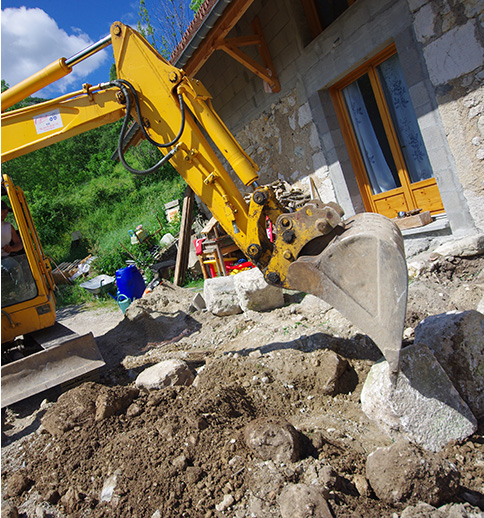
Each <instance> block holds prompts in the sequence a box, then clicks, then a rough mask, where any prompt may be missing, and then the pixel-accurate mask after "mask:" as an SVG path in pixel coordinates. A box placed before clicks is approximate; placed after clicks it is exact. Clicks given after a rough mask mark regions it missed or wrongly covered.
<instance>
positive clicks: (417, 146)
mask: <svg viewBox="0 0 484 518" xmlns="http://www.w3.org/2000/svg"><path fill="white" fill-rule="evenodd" d="M377 69H378V73H379V77H380V80H381V83H382V87H383V92H384V94H385V99H386V101H387V104H388V108H389V110H390V115H391V117H392V120H393V124H394V126H395V131H396V132H397V136H398V140H399V143H400V147H401V149H402V154H403V157H404V159H405V164H406V166H407V170H408V174H409V176H410V180H411V182H412V183H414V182H419V181H421V180H426V179H428V178H432V177H433V171H432V167H431V166H430V160H429V157H428V155H427V150H426V149H425V145H424V142H423V139H422V135H421V133H420V128H419V126H418V122H417V117H416V115H415V110H414V108H413V105H412V101H411V99H410V94H409V92H408V88H407V84H406V82H405V77H404V76H403V72H402V69H401V67H400V62H399V60H398V56H397V55H396V54H395V55H394V56H392V57H391V58H389V59H387V60H386V61H384V62H383V63H382V64H381V65H379V66H378V67H377Z"/></svg>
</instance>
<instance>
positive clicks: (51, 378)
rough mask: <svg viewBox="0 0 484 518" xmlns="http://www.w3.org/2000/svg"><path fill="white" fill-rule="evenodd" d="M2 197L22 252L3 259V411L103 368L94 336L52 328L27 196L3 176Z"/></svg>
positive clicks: (51, 304)
mask: <svg viewBox="0 0 484 518" xmlns="http://www.w3.org/2000/svg"><path fill="white" fill-rule="evenodd" d="M2 195H4V197H8V205H9V210H11V211H12V214H13V219H15V225H14V226H15V227H16V228H17V230H18V234H19V237H20V239H21V241H22V245H23V247H22V249H21V250H19V251H18V252H16V253H14V254H9V255H8V256H7V255H5V256H3V257H2V265H1V269H2V271H1V281H2V391H1V396H2V397H1V406H2V408H3V407H5V406H8V405H11V404H13V403H16V402H17V401H21V400H22V399H25V398H27V397H29V396H32V395H34V394H37V393H39V392H43V391H44V390H47V389H49V388H52V387H55V386H57V385H61V384H62V383H65V382H67V381H69V380H73V379H76V378H79V377H82V376H84V375H86V374H87V373H90V372H92V371H94V370H97V369H98V368H100V367H102V366H103V365H104V360H103V359H102V356H101V354H100V352H99V350H98V348H97V345H96V342H95V341H94V337H93V335H92V333H88V334H86V335H82V336H79V335H77V334H76V333H74V332H73V331H71V330H70V329H68V328H66V327H65V326H63V325H61V324H60V323H58V322H56V305H55V304H56V301H55V295H54V288H55V283H54V279H53V277H52V269H51V266H50V261H49V259H48V258H47V256H46V255H45V253H44V250H43V248H42V244H41V242H40V239H39V236H38V234H37V230H36V228H35V225H34V222H33V220H32V216H31V214H30V210H29V207H28V204H27V201H26V199H25V195H24V193H23V191H22V189H20V188H19V187H17V186H16V185H14V183H13V182H12V180H11V179H10V178H9V177H8V176H7V175H3V177H2ZM2 197H3V196H2Z"/></svg>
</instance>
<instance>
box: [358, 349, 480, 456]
mask: <svg viewBox="0 0 484 518" xmlns="http://www.w3.org/2000/svg"><path fill="white" fill-rule="evenodd" d="M400 359H401V362H400V372H399V374H398V376H397V377H393V376H392V375H391V373H390V369H389V366H388V363H387V362H386V361H383V362H380V363H376V364H375V365H373V367H372V368H371V369H370V372H369V374H368V377H367V379H366V381H365V383H364V385H363V390H362V393H361V407H362V410H363V412H365V414H366V415H367V416H368V417H369V418H370V419H372V420H374V421H376V422H377V423H378V425H379V426H380V428H382V429H383V430H384V431H385V432H386V433H387V434H388V435H389V436H390V437H392V438H393V439H395V440H398V439H402V438H403V439H406V440H408V441H411V442H413V443H416V444H418V445H420V446H422V447H423V448H425V449H427V450H430V451H434V452H437V451H439V450H441V449H442V448H443V447H444V446H445V445H446V444H447V443H448V442H450V441H452V440H457V441H458V440H462V439H465V438H466V437H469V436H470V435H472V434H473V433H474V432H475V431H476V429H477V422H476V418H475V417H474V415H473V414H472V412H471V411H470V409H469V407H468V406H467V404H466V403H465V402H464V401H463V400H462V398H461V397H460V395H459V393H458V392H457V390H456V389H455V387H454V386H453V384H452V382H451V381H450V379H449V377H448V376H447V374H446V373H445V371H444V370H443V369H442V367H441V366H440V364H439V363H438V362H437V360H436V358H435V356H434V355H433V354H432V352H431V351H430V349H429V348H428V347H426V346H425V345H421V344H419V345H412V346H410V347H407V348H405V349H403V350H402V352H401V358H400Z"/></svg>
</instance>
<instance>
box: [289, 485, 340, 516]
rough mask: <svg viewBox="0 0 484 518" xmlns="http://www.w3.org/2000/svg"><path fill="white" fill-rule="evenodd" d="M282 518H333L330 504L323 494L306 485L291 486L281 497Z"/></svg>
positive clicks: (315, 488)
mask: <svg viewBox="0 0 484 518" xmlns="http://www.w3.org/2000/svg"><path fill="white" fill-rule="evenodd" d="M279 507H280V511H281V517H282V518H309V517H313V518H331V517H332V514H331V511H330V509H329V506H328V502H327V501H326V500H325V499H324V498H323V495H322V492H321V491H320V490H319V489H318V488H317V487H314V486H307V485H306V484H290V485H288V486H286V487H285V488H284V489H283V491H282V492H281V494H280V495H279Z"/></svg>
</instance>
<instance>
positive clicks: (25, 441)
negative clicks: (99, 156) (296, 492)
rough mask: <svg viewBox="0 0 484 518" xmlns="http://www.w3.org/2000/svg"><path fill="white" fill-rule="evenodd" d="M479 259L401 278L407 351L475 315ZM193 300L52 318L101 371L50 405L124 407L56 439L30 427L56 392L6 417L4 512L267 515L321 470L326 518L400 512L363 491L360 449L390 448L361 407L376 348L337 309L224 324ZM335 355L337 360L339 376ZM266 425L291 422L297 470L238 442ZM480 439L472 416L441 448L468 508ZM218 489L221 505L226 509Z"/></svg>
mask: <svg viewBox="0 0 484 518" xmlns="http://www.w3.org/2000/svg"><path fill="white" fill-rule="evenodd" d="M483 264H484V259H483V258H482V257H480V258H473V259H460V258H438V259H437V260H436V261H433V262H432V261H429V263H428V265H427V268H426V270H425V272H424V273H422V274H421V275H420V276H419V277H418V278H417V279H416V280H414V281H412V283H411V284H410V295H409V304H408V312H407V323H406V327H407V329H406V330H405V337H406V342H405V344H410V343H411V342H412V337H413V329H414V328H415V326H416V325H417V323H418V322H419V321H420V320H422V319H423V318H425V317H427V316H429V315H434V314H438V313H442V312H445V311H450V310H468V309H476V307H477V304H478V302H479V300H480V299H481V297H482V293H483V283H484V275H483ZM194 295H195V293H194V292H193V291H191V290H188V289H183V288H178V287H175V286H173V285H171V284H170V283H168V282H164V283H163V284H162V285H161V286H159V287H157V288H156V289H155V290H154V291H153V292H152V293H151V294H149V295H148V296H147V297H146V298H143V299H141V300H139V301H136V302H135V303H133V304H132V305H131V306H130V308H129V309H128V311H127V312H126V316H125V317H123V315H122V313H121V312H120V311H115V312H109V311H99V310H98V311H94V312H93V311H84V312H83V311H81V310H80V309H81V308H70V309H69V310H63V311H61V312H60V320H61V322H62V323H63V324H64V325H67V326H69V327H71V328H72V329H73V330H74V331H76V332H78V333H83V332H86V331H93V333H94V335H95V337H96V342H97V344H98V347H99V349H100V351H101V354H102V355H103V358H104V359H105V361H106V367H105V368H104V369H103V370H102V372H101V373H100V375H99V378H98V379H95V380H92V381H86V382H84V383H83V385H81V386H78V387H76V388H72V389H71V390H70V391H67V392H66V387H64V394H63V396H62V398H61V400H60V401H63V404H64V405H67V406H69V405H72V406H75V405H78V404H81V402H80V401H79V400H78V399H76V398H82V397H88V396H89V394H91V393H100V392H102V391H105V390H108V391H110V392H109V394H111V395H112V394H118V395H123V397H124V396H126V397H125V398H124V400H123V401H124V404H120V407H119V408H118V409H117V410H118V411H117V412H116V413H115V414H114V415H108V416H106V417H104V418H103V419H98V420H95V419H94V413H92V414H86V415H85V419H84V421H82V422H77V423H76V424H75V425H74V426H73V427H72V428H70V429H66V430H65V431H64V432H63V433H60V434H56V435H55V436H54V435H52V434H50V433H48V432H47V431H46V430H45V428H44V427H43V426H42V424H41V420H42V418H43V417H44V416H45V414H46V412H49V410H50V409H51V408H53V407H54V405H55V404H56V399H57V398H58V396H59V391H51V392H49V393H44V394H42V395H41V396H38V397H34V398H31V399H29V400H27V401H24V402H21V403H18V404H16V405H14V406H12V407H11V408H8V409H7V411H6V412H5V415H4V416H3V417H4V419H3V420H4V424H3V429H2V497H3V501H4V506H5V508H6V509H7V508H8V506H9V505H10V506H16V507H17V509H18V511H19V513H20V516H23V517H28V518H30V517H38V516H44V517H48V516H52V517H56V518H61V517H93V518H101V517H123V518H125V517H126V518H127V517H133V518H134V517H137V518H145V517H146V518H151V517H153V518H157V517H158V518H159V517H167V518H171V517H182V516H184V517H207V518H208V517H236V518H242V517H257V518H265V517H278V516H280V510H279V504H278V495H279V494H280V493H281V490H282V488H283V487H284V486H285V485H287V484H288V483H298V482H304V483H307V484H311V483H312V480H314V477H315V476H316V475H314V474H315V473H316V474H317V472H318V470H321V469H322V468H323V467H325V466H326V467H327V466H328V465H329V466H331V467H332V468H333V470H334V472H335V473H336V476H335V477H334V480H333V482H332V483H331V484H329V487H328V489H329V491H330V492H329V497H328V502H329V505H330V508H331V511H332V513H333V516H335V517H365V518H376V517H383V516H385V517H392V516H395V517H398V516H400V514H401V512H402V511H403V509H404V508H405V506H406V505H408V504H405V505H404V504H401V505H397V506H390V505H388V504H385V503H383V502H381V501H380V500H378V499H377V498H376V497H375V495H374V493H373V492H372V490H371V488H370V487H368V486H365V484H364V483H363V482H362V481H364V480H365V478H364V477H365V463H366V458H367V456H368V454H369V453H371V452H372V451H374V450H375V449H376V448H378V447H380V446H388V445H390V444H391V440H390V439H389V438H388V437H387V436H386V435H385V434H383V433H382V432H381V430H379V429H378V427H377V426H376V424H374V423H372V422H371V421H370V420H369V419H368V418H367V417H366V416H365V414H363V412H362V411H361V405H360V401H359V399H360V393H361V389H362V386H363V383H364V381H365V379H366V376H367V373H368V371H369V369H370V368H371V366H372V365H373V364H374V362H375V361H377V360H378V359H380V357H381V353H380V352H379V350H378V349H377V348H376V346H375V345H374V343H373V342H372V341H371V340H370V339H369V338H368V337H367V336H366V335H363V334H362V333H361V332H360V331H359V330H358V329H357V328H355V327H354V326H353V325H352V324H350V323H349V322H348V321H347V320H345V319H344V318H343V317H342V316H341V315H340V314H339V313H338V312H337V311H336V310H334V309H330V308H328V307H327V306H326V305H325V304H324V303H322V302H318V301H317V299H314V298H310V297H304V296H303V294H300V293H294V292H288V293H286V294H285V300H286V305H285V306H284V307H282V308H278V309H275V310H272V311H268V312H264V313H257V312H253V311H249V312H246V313H242V314H239V315H233V316H227V317H217V316H214V315H212V314H211V313H209V312H207V311H192V310H191V309H190V305H191V302H192V300H193V298H194ZM335 353H336V354H335ZM336 355H338V356H336ZM173 358H178V359H183V360H185V361H186V362H187V363H188V365H189V367H190V368H191V369H192V370H193V372H194V374H196V382H195V384H194V385H192V386H188V387H170V388H165V389H163V390H160V391H155V392H151V393H149V394H148V393H143V392H141V393H140V394H139V395H137V396H133V395H132V394H131V392H130V391H129V387H132V386H133V385H134V380H135V379H136V376H137V375H138V374H139V373H140V372H141V371H143V370H144V369H146V368H147V367H149V366H151V365H153V364H155V363H157V362H159V361H161V360H164V359H173ZM335 358H339V361H341V365H342V367H341V368H342V375H341V376H340V377H339V378H338V379H336V380H335V379H334V378H331V373H332V372H334V371H333V370H331V368H330V365H331V362H333V361H335ZM81 389H82V390H81ZM130 394H131V395H130ZM106 397H109V396H106ZM60 401H59V403H58V404H60ZM84 403H85V402H84ZM263 416H267V417H274V416H277V417H284V418H286V419H287V420H288V421H289V422H290V423H291V424H292V425H294V427H295V428H296V429H297V430H298V432H299V434H300V438H301V442H302V445H303V451H302V455H301V459H300V460H299V461H297V462H295V463H286V464H284V463H280V462H278V463H276V462H273V461H261V460H260V459H258V458H256V457H255V455H254V453H253V452H252V451H250V450H249V449H248V448H247V447H246V445H245V443H244V440H243V429H244V427H245V426H246V425H247V423H249V422H250V421H252V420H253V419H255V418H258V417H263ZM66 428H68V426H67V425H66ZM483 431H484V423H482V422H481V423H480V427H479V430H478V432H477V433H476V434H475V435H473V436H472V437H470V438H468V439H467V440H466V441H464V442H463V443H459V444H454V443H452V444H449V445H448V446H447V448H446V449H445V450H444V451H443V452H442V455H443V456H444V457H445V458H447V459H449V460H450V461H451V462H453V463H454V464H455V465H456V466H457V468H458V470H459V471H460V473H461V489H460V490H459V492H458V494H457V497H455V498H454V499H453V502H466V501H467V502H470V503H471V504H472V505H473V506H475V507H474V512H479V506H481V508H482V509H484V503H483V502H484V500H483V498H484V497H483V494H484V439H483V437H482V432H483ZM311 477H313V479H312V478H311ZM316 478H317V477H316ZM227 495H230V497H229V498H226V499H225V502H230V504H223V502H224V497H226V496H227ZM466 505H467V504H466ZM2 516H3V515H2ZM301 516H303V514H301ZM304 516H313V515H312V514H307V515H304ZM476 516H478V515H477V514H476Z"/></svg>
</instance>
